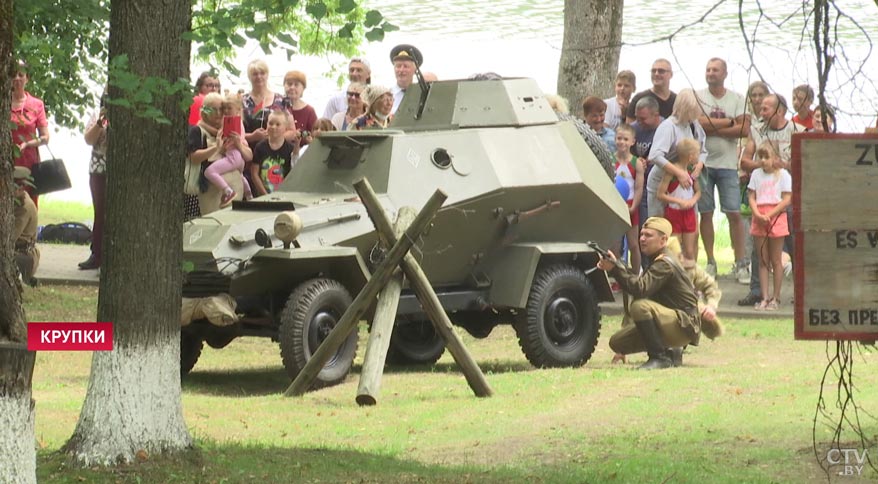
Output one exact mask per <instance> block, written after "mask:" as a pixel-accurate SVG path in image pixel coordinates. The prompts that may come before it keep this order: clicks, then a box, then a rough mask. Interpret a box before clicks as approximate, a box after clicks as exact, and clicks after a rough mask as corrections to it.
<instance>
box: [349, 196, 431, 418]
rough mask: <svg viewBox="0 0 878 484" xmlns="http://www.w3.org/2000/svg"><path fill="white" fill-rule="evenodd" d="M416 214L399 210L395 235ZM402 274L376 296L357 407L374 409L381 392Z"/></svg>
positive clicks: (396, 272) (409, 222)
mask: <svg viewBox="0 0 878 484" xmlns="http://www.w3.org/2000/svg"><path fill="white" fill-rule="evenodd" d="M415 215H417V213H416V212H415V209H413V208H411V207H402V208H401V209H399V214H398V215H397V217H396V225H395V226H394V227H393V230H394V233H395V234H396V235H397V236H399V235H402V233H403V232H404V231H405V229H407V228H408V226H409V225H410V224H411V222H412V220H413V219H414V218H415ZM402 281H403V277H402V271H401V270H399V269H397V270H396V271H394V272H393V276H392V277H391V278H390V281H389V282H388V283H387V286H386V287H385V288H384V289H383V290H382V291H381V294H380V295H379V296H378V306H377V307H376V309H375V317H374V318H372V329H371V330H370V332H369V344H368V345H367V346H366V355H365V356H364V357H363V370H362V371H361V372H360V385H359V387H358V388H357V403H358V404H359V405H375V404H376V403H378V393H379V391H380V390H381V375H382V373H383V371H384V361H385V360H386V359H387V349H388V348H389V347H390V336H391V334H392V333H393V323H394V322H395V321H396V310H397V308H398V307H399V294H400V292H402Z"/></svg>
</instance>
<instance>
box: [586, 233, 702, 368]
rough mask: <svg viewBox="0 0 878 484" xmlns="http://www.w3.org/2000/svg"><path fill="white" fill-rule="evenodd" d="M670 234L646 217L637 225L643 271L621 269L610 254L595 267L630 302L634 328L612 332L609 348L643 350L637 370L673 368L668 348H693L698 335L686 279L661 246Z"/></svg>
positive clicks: (624, 351)
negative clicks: (645, 266)
mask: <svg viewBox="0 0 878 484" xmlns="http://www.w3.org/2000/svg"><path fill="white" fill-rule="evenodd" d="M671 230H672V229H671V223H670V222H668V221H667V220H665V219H663V218H661V217H650V218H649V219H647V221H646V222H645V223H644V224H643V229H642V230H641V231H640V252H641V254H643V257H645V258H646V259H647V260H648V261H649V268H648V269H647V270H646V271H645V272H644V273H643V274H641V275H639V276H638V275H637V273H636V272H631V271H630V270H628V269H627V268H625V267H624V266H623V265H622V264H621V263H620V262H619V261H618V260H617V259H616V257H615V256H614V255H613V253H612V252H609V253H608V257H607V258H602V259H601V260H599V261H598V264H597V266H598V268H599V269H601V270H604V271H607V272H609V273H610V275H611V276H613V278H615V279H616V281H617V282H618V283H619V286H621V287H622V290H623V291H625V292H627V293H628V294H629V295H630V296H631V297H632V298H633V301H632V302H631V305H630V306H629V313H630V316H631V319H632V320H633V321H634V325H633V326H632V325H629V326H625V327H623V328H622V329H621V330H619V332H617V333H616V334H614V335H613V336H612V337H611V338H610V348H611V349H612V350H613V351H615V352H616V353H621V354H623V355H627V354H631V353H639V352H641V351H646V354H647V355H648V356H649V359H648V360H647V362H646V363H644V364H643V365H641V366H640V368H641V369H647V370H651V369H658V368H669V367H671V366H673V363H672V353H673V352H672V351H671V350H670V349H669V348H681V347H683V346H685V345H687V344H693V345H697V344H698V339H699V337H700V336H701V319H700V318H699V314H698V298H697V296H696V295H695V290H694V288H693V286H692V281H691V279H689V277H688V276H687V275H686V272H685V270H684V269H683V268H682V267H681V266H680V262H679V261H678V260H677V258H676V257H675V256H674V254H672V253H671V252H670V251H669V250H668V248H667V246H668V238H669V237H670V236H671ZM677 351H679V349H678V350H677ZM677 357H679V356H677Z"/></svg>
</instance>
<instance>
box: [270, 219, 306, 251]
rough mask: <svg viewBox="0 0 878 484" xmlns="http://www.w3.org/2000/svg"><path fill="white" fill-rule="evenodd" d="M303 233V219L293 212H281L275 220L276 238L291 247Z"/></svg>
mask: <svg viewBox="0 0 878 484" xmlns="http://www.w3.org/2000/svg"><path fill="white" fill-rule="evenodd" d="M300 233H302V219H301V217H299V214H297V213H296V212H293V211H287V212H281V213H280V214H278V216H277V217H275V219H274V236H275V237H277V238H278V240H280V241H281V242H283V243H284V247H289V246H290V244H291V243H293V241H295V240H296V238H297V237H298V236H299V234H300Z"/></svg>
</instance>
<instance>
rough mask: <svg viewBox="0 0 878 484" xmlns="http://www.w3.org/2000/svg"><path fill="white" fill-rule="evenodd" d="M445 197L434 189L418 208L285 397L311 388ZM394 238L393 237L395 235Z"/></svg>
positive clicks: (440, 191) (300, 393) (434, 214)
mask: <svg viewBox="0 0 878 484" xmlns="http://www.w3.org/2000/svg"><path fill="white" fill-rule="evenodd" d="M446 198H447V196H446V195H445V193H443V192H442V190H436V191H435V192H434V193H433V196H431V197H430V199H429V200H427V204H426V205H424V208H423V209H421V212H420V213H419V214H418V216H417V217H416V218H415V220H414V221H413V222H412V224H411V226H409V228H408V229H407V230H406V231H405V234H404V235H403V237H401V238H400V239H399V240H398V241H397V242H396V243H395V244H393V248H392V249H390V252H389V253H388V254H387V258H386V259H384V262H382V263H381V264H379V265H378V267H377V268H376V269H375V272H374V273H373V274H372V277H370V278H369V281H368V282H367V283H366V285H365V286H364V287H363V289H362V290H361V291H360V293H359V294H357V297H356V298H354V301H353V302H352V303H351V305H350V306H349V307H348V309H347V311H345V313H344V315H342V317H341V320H339V322H338V323H337V324H336V325H335V327H334V328H332V331H330V332H329V334H328V335H327V336H326V339H324V340H323V342H322V343H321V344H320V346H319V347H318V348H317V351H315V352H314V354H312V355H311V359H309V360H308V363H305V367H304V368H302V371H300V372H299V374H298V375H297V376H296V379H295V380H293V383H291V384H290V387H289V388H287V391H286V392H285V393H284V395H286V396H288V397H290V396H295V395H302V394H304V393H305V392H306V391H308V389H309V388H311V385H312V384H313V383H314V379H315V378H317V374H318V373H320V370H322V369H323V367H324V366H325V365H326V362H327V361H329V358H331V357H332V355H334V354H335V352H336V351H338V348H339V346H341V344H342V343H343V342H344V340H345V339H346V338H347V337H348V335H349V334H350V333H351V331H353V330H354V329H355V328H356V327H357V323H358V322H359V321H360V317H362V316H363V313H365V312H366V310H367V309H368V308H369V306H370V305H371V304H372V302H373V301H374V299H375V296H376V295H377V294H378V291H380V290H381V288H382V287H384V286H385V285H386V284H387V281H388V280H390V276H391V275H393V270H394V269H396V267H397V266H398V265H399V261H400V260H402V257H403V256H404V255H405V254H406V253H408V251H409V249H411V247H412V245H414V241H415V240H416V239H417V238H418V237H420V236H421V233H422V232H424V230H425V229H426V228H427V226H428V225H430V222H431V221H432V220H433V217H434V216H436V212H438V211H439V208H440V207H441V206H442V203H443V202H444V201H445V199H446ZM379 207H380V206H379ZM382 213H383V212H382ZM394 239H396V237H395V236H394Z"/></svg>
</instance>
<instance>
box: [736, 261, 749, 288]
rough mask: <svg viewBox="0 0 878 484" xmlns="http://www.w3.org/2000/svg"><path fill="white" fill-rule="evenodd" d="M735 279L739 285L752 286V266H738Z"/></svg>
mask: <svg viewBox="0 0 878 484" xmlns="http://www.w3.org/2000/svg"><path fill="white" fill-rule="evenodd" d="M735 279H737V280H738V284H747V285H749V284H750V266H749V265H748V264H737V267H735Z"/></svg>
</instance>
